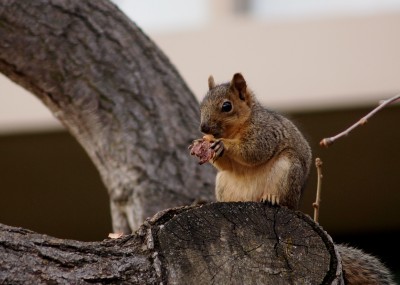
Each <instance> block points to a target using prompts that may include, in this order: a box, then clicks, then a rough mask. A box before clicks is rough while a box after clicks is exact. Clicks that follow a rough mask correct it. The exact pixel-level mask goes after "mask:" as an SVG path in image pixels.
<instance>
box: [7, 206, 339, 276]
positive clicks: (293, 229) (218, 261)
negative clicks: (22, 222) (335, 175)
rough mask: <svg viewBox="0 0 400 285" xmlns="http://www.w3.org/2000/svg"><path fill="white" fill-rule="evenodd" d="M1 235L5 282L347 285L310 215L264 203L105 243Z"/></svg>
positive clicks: (190, 212) (156, 222)
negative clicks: (344, 284)
mask: <svg viewBox="0 0 400 285" xmlns="http://www.w3.org/2000/svg"><path fill="white" fill-rule="evenodd" d="M0 233H1V234H0V283H1V284H343V280H342V275H341V272H342V271H341V265H340V258H339V256H338V254H337V251H336V248H335V247H334V245H333V243H332V240H331V238H330V237H329V236H328V235H327V234H326V233H325V232H324V231H323V230H322V229H321V228H320V227H319V226H318V225H317V224H316V223H314V222H313V221H312V220H311V219H310V218H309V217H308V216H306V215H304V214H302V213H300V212H294V211H291V210H289V209H287V208H280V207H272V206H268V205H265V204H262V203H252V202H248V203H214V204H208V205H204V206H192V207H183V208H176V209H170V210H166V211H164V212H160V213H158V214H157V215H156V216H154V217H153V218H152V219H150V220H147V221H146V222H145V223H144V225H143V226H141V227H140V229H139V230H138V231H137V232H136V233H135V234H133V235H128V236H123V237H122V238H119V239H115V240H105V241H102V242H91V243H87V242H77V241H68V240H59V239H55V238H52V237H48V236H45V235H39V234H36V233H33V232H30V231H27V230H24V229H20V228H12V227H8V226H0Z"/></svg>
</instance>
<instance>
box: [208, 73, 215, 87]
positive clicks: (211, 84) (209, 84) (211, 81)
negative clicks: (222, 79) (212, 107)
mask: <svg viewBox="0 0 400 285" xmlns="http://www.w3.org/2000/svg"><path fill="white" fill-rule="evenodd" d="M214 87H215V81H214V77H213V76H212V75H210V77H208V89H209V90H211V89H213V88H214Z"/></svg>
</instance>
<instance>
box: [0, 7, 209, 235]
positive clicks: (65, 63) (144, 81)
mask: <svg viewBox="0 0 400 285" xmlns="http://www.w3.org/2000/svg"><path fill="white" fill-rule="evenodd" d="M0 39H1V41H0V72H3V73H4V74H5V75H7V76H8V77H10V78H11V79H12V80H14V81H15V82H16V83H18V84H20V85H22V86H24V87H25V88H27V89H28V90H30V91H31V92H33V93H34V94H35V95H36V96H37V97H38V98H39V99H40V100H41V101H43V103H44V104H46V105H47V106H48V107H49V108H50V110H51V111H52V112H53V114H54V115H55V116H56V117H57V118H58V119H59V120H60V121H61V122H62V123H63V124H64V126H65V127H66V128H67V129H68V130H69V131H70V132H71V133H72V135H73V136H74V137H75V138H76V139H77V140H78V141H79V142H80V143H81V144H82V146H83V147H84V149H85V150H86V151H87V153H88V154H89V156H90V158H91V159H92V161H93V162H94V164H95V165H96V167H97V168H98V170H99V172H100V174H101V177H102V179H103V181H104V183H105V185H106V187H107V189H108V191H109V195H110V201H111V209H112V218H113V225H114V230H115V231H124V232H125V233H127V232H131V230H133V229H136V228H137V227H138V226H139V225H140V224H141V223H142V222H143V221H144V219H145V218H146V217H149V216H152V215H154V214H155V213H156V212H158V211H160V210H162V209H165V208H169V207H174V206H178V205H187V204H190V203H192V202H193V200H194V199H195V198H201V199H205V200H212V199H213V198H212V197H213V193H212V189H213V184H214V171H213V170H212V168H211V167H209V166H207V167H202V168H198V167H197V165H196V162H195V161H194V160H193V159H191V158H190V157H189V156H188V155H187V150H186V148H187V146H188V144H189V143H190V142H191V140H193V139H195V138H197V137H198V136H199V133H198V131H197V130H198V118H199V111H198V103H197V100H196V99H195V97H194V96H193V94H192V93H191V91H190V90H189V89H188V87H187V86H186V85H185V83H184V81H183V80H182V78H181V77H180V75H179V74H178V72H177V71H176V70H175V68H174V67H173V65H172V64H171V63H170V62H169V60H168V59H167V58H166V56H165V55H164V54H163V53H162V52H161V51H160V50H159V49H158V48H157V47H156V46H155V44H154V43H153V42H152V41H151V40H150V39H149V38H148V37H147V36H146V35H144V34H143V32H142V31H141V30H140V29H139V28H138V27H137V26H136V25H135V24H134V23H132V22H131V21H130V20H129V19H128V18H127V17H126V16H125V15H124V14H123V13H122V12H121V11H119V10H118V9H117V8H116V7H115V6H114V5H113V4H111V3H110V2H108V1H106V0H98V1H79V0H54V1H50V0H34V1H22V0H19V1H18V0H14V1H13V0H4V1H1V2H0ZM205 86H206V83H205Z"/></svg>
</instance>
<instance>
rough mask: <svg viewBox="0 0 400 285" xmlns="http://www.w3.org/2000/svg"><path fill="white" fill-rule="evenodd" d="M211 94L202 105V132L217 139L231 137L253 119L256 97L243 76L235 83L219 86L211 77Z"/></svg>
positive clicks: (209, 80)
mask: <svg viewBox="0 0 400 285" xmlns="http://www.w3.org/2000/svg"><path fill="white" fill-rule="evenodd" d="M208 88H209V90H208V92H207V94H206V96H205V97H204V99H203V101H202V102H201V103H200V112H201V124H200V131H201V132H203V133H205V134H211V135H213V136H214V137H215V138H231V137H232V136H234V135H235V133H236V132H238V131H239V130H240V129H241V127H242V125H243V124H244V123H245V122H246V121H247V120H248V119H249V118H250V114H251V105H252V103H253V96H252V94H251V91H250V90H248V88H247V84H246V81H245V80H244V77H243V76H242V74H240V73H236V74H235V75H233V78H232V80H231V82H228V83H224V84H220V85H216V84H215V82H214V78H213V77H212V76H210V77H209V78H208Z"/></svg>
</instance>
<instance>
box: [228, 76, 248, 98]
mask: <svg viewBox="0 0 400 285" xmlns="http://www.w3.org/2000/svg"><path fill="white" fill-rule="evenodd" d="M246 87H247V85H246V80H244V77H243V75H242V74H241V73H235V74H234V75H233V78H232V81H231V88H233V89H236V90H237V91H238V92H239V97H240V99H241V100H244V99H245V94H246Z"/></svg>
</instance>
